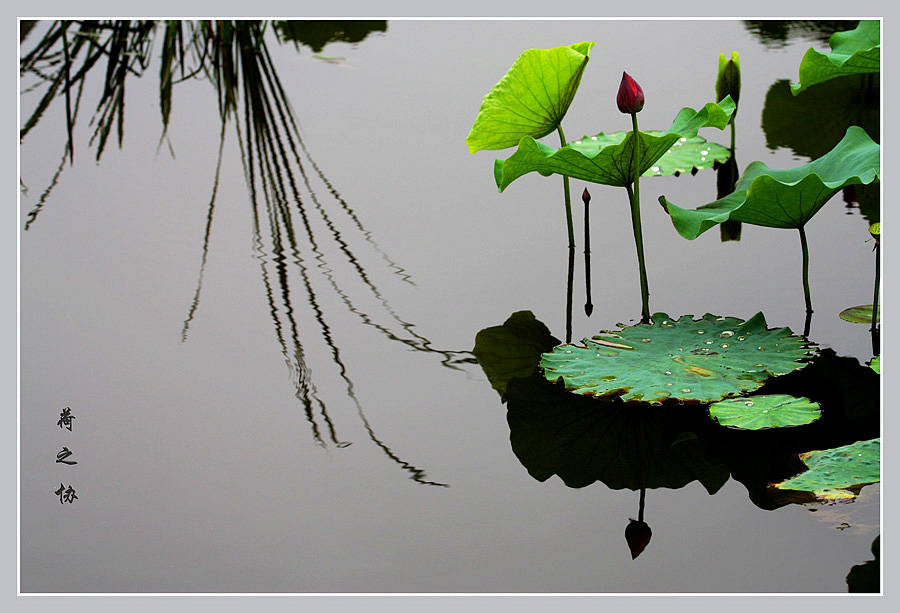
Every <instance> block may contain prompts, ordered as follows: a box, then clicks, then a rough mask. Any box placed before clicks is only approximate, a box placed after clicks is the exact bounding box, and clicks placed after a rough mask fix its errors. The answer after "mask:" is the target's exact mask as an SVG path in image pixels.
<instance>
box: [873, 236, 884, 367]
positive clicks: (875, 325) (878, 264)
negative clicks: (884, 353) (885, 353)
mask: <svg viewBox="0 0 900 613" xmlns="http://www.w3.org/2000/svg"><path fill="white" fill-rule="evenodd" d="M880 255H881V244H880V243H879V242H878V241H877V240H876V242H875V296H874V297H873V298H872V327H871V329H870V332H871V333H872V352H873V353H874V354H875V355H878V353H879V352H878V349H879V347H878V290H879V289H880V288H879V285H880V283H881V258H880V257H879V256H880Z"/></svg>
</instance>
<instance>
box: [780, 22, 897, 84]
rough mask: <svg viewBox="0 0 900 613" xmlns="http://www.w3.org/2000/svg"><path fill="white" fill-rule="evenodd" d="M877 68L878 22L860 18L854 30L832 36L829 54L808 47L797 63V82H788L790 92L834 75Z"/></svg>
mask: <svg viewBox="0 0 900 613" xmlns="http://www.w3.org/2000/svg"><path fill="white" fill-rule="evenodd" d="M880 70H881V24H880V23H879V22H878V21H874V20H870V21H865V20H864V21H860V22H859V25H858V26H857V27H856V29H854V30H851V31H849V32H836V33H835V34H834V35H832V37H831V53H822V52H820V51H816V50H815V49H812V48H810V49H809V50H808V51H807V52H806V55H804V56H803V60H802V61H801V62H800V83H797V84H792V85H791V91H793V92H794V94H798V93H800V92H801V91H803V90H804V89H806V88H807V87H810V86H812V85H815V84H817V83H822V82H824V81H827V80H829V79H833V78H835V77H840V76H843V75H848V74H861V73H870V72H879V71H880Z"/></svg>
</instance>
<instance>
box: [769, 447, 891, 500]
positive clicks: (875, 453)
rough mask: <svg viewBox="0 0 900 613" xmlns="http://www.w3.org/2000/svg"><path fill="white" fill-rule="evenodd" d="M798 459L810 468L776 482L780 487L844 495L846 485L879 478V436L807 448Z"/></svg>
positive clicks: (821, 494) (820, 494)
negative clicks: (827, 446)
mask: <svg viewBox="0 0 900 613" xmlns="http://www.w3.org/2000/svg"><path fill="white" fill-rule="evenodd" d="M800 459H801V460H803V463H804V464H806V465H807V466H808V467H809V469H808V470H807V471H806V472H803V473H801V474H799V475H797V476H796V477H794V478H792V479H788V480H787V481H783V482H781V483H776V484H775V487H777V488H779V489H783V490H801V491H807V492H814V493H815V494H816V496H818V497H820V498H826V499H837V498H847V497H848V494H850V497H852V496H853V495H854V494H853V493H852V492H850V491H849V488H852V487H855V486H862V485H865V484H867V483H877V482H879V481H881V439H880V438H874V439H871V440H868V441H859V442H856V443H853V444H851V445H844V446H843V447H836V448H834V449H826V450H824V451H808V452H806V453H801V454H800Z"/></svg>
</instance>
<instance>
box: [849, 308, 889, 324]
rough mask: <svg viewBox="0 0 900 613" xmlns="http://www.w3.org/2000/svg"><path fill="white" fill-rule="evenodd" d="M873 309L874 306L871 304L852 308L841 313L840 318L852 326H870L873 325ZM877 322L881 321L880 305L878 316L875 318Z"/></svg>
mask: <svg viewBox="0 0 900 613" xmlns="http://www.w3.org/2000/svg"><path fill="white" fill-rule="evenodd" d="M872 309H873V306H872V305H871V304H863V305H861V306H855V307H850V308H849V309H844V310H843V311H841V312H840V317H841V319H843V320H844V321H849V322H850V323H852V324H870V323H872ZM875 321H876V322H880V321H881V305H878V314H877V315H876V316H875Z"/></svg>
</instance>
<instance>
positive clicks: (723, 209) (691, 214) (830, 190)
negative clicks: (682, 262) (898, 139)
mask: <svg viewBox="0 0 900 613" xmlns="http://www.w3.org/2000/svg"><path fill="white" fill-rule="evenodd" d="M880 174H881V146H880V145H878V144H877V143H875V142H874V141H873V140H872V139H871V138H869V135H868V134H866V131H865V130H863V129H862V128H859V127H856V126H851V127H850V128H848V129H847V132H846V133H845V134H844V138H842V139H841V141H840V142H839V143H838V144H837V145H835V147H834V148H833V149H832V150H831V151H830V152H828V153H827V154H825V155H824V156H822V157H820V158H818V159H816V160H813V161H812V162H810V163H809V164H806V165H804V166H800V167H798V168H792V169H788V170H773V169H771V168H769V167H768V166H766V165H765V164H763V163H762V162H753V163H752V164H750V165H749V166H748V167H747V169H746V170H745V171H744V174H743V175H741V177H740V179H738V182H737V185H735V191H734V192H733V193H731V194H729V195H728V196H726V197H724V198H721V199H719V200H716V201H715V202H710V203H709V204H704V205H703V206H700V207H698V208H697V209H696V210H688V209H683V208H681V207H678V206H676V205H675V204H673V203H672V202H670V201H669V200H667V199H666V197H665V196H660V198H659V202H660V204H662V205H663V207H664V208H665V209H666V210H667V211H668V212H669V216H670V217H671V218H672V223H673V224H674V226H675V229H676V230H678V233H679V234H681V235H682V236H683V237H685V238H687V239H690V240H693V239H695V238H697V237H698V236H700V235H701V234H703V233H704V232H706V231H707V230H708V229H709V228H711V227H713V226H714V225H716V224H720V223H722V222H723V221H726V220H729V219H730V220H733V221H742V222H746V223H749V224H753V225H757V226H767V227H770V228H795V229H797V228H802V227H803V226H804V225H805V224H806V222H808V221H809V220H810V218H812V216H813V215H815V214H816V213H817V212H818V211H819V209H821V208H822V207H823V206H824V205H825V203H826V202H828V200H829V199H830V198H831V197H832V196H834V194H836V193H837V192H838V191H839V190H840V189H842V188H843V187H845V186H847V185H858V184H868V183H871V182H873V181H877V180H878V178H879V175H880Z"/></svg>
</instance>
